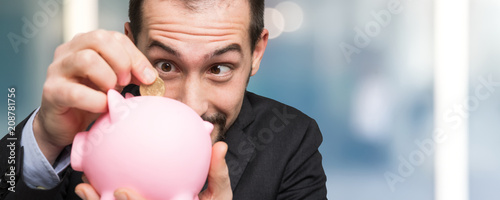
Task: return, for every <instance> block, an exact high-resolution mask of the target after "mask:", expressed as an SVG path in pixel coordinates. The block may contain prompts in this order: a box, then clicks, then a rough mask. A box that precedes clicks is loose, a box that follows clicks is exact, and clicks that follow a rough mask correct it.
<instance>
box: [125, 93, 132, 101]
mask: <svg viewBox="0 0 500 200" xmlns="http://www.w3.org/2000/svg"><path fill="white" fill-rule="evenodd" d="M132 97H134V95H133V94H131V93H128V92H127V93H125V99H130V98H132Z"/></svg>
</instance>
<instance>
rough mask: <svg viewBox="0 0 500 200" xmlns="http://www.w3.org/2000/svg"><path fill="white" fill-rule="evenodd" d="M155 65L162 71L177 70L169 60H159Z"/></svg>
mask: <svg viewBox="0 0 500 200" xmlns="http://www.w3.org/2000/svg"><path fill="white" fill-rule="evenodd" d="M155 67H156V68H157V69H159V70H161V71H162V72H175V71H177V67H175V65H174V64H173V63H171V62H167V61H159V62H157V63H156V64H155Z"/></svg>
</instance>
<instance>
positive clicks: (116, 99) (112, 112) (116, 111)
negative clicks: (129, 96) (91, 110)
mask: <svg viewBox="0 0 500 200" xmlns="http://www.w3.org/2000/svg"><path fill="white" fill-rule="evenodd" d="M128 109H129V108H128V106H127V103H126V102H125V99H124V98H123V97H122V95H121V94H120V93H118V92H117V91H116V90H114V89H110V90H109V91H108V110H109V116H110V118H111V121H115V120H119V119H121V118H122V117H123V114H125V113H127V112H128Z"/></svg>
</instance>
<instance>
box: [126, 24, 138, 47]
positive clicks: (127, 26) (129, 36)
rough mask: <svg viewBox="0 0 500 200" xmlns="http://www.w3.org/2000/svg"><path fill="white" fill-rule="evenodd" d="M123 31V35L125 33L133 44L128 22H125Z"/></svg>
mask: <svg viewBox="0 0 500 200" xmlns="http://www.w3.org/2000/svg"><path fill="white" fill-rule="evenodd" d="M124 31H125V35H127V36H128V38H130V40H132V42H133V43H134V44H135V40H134V35H133V34H132V30H131V29H130V22H125V25H124Z"/></svg>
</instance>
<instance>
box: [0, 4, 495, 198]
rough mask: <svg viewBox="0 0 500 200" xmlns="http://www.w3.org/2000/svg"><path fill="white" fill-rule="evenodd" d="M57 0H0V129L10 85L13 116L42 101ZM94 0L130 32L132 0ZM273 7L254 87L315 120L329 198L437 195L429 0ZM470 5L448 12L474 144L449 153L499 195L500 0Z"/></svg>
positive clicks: (472, 191)
mask: <svg viewBox="0 0 500 200" xmlns="http://www.w3.org/2000/svg"><path fill="white" fill-rule="evenodd" d="M48 2H52V3H54V2H55V5H57V6H56V7H49V8H48V7H46V6H44V5H47V4H48ZM61 2H62V0H35V1H33V0H15V1H14V0H0V27H1V28H0V60H1V61H2V63H1V64H0V65H1V72H0V91H3V92H0V94H1V95H3V97H1V98H3V100H0V102H4V105H0V111H1V113H0V130H2V131H0V136H3V135H4V134H5V133H7V126H8V125H7V122H8V120H7V95H8V90H7V89H8V88H10V87H15V88H16V92H15V94H16V110H15V113H16V123H19V122H20V121H21V120H23V119H24V118H25V117H26V116H28V115H29V113H30V112H32V111H33V110H34V109H36V108H37V107H38V106H39V105H40V99H41V89H42V85H43V83H44V80H45V76H46V70H47V67H48V65H49V64H50V63H51V61H52V57H53V52H54V50H55V48H56V47H57V46H58V45H60V44H61V43H63V41H64V35H63V29H64V25H63V24H64V19H63V18H64V16H65V15H64V13H63V9H62V6H63V4H62V3H61ZM394 2H399V3H398V6H396V7H395V5H396V4H393V3H394ZM97 3H98V10H97V11H96V14H91V13H87V14H88V15H89V16H85V17H89V18H92V17H98V24H97V26H98V28H102V29H108V30H115V31H120V32H123V24H124V22H126V21H128V17H127V9H128V1H124V0H99V1H97ZM449 6H450V7H449V9H454V7H453V6H454V5H453V4H450V5H449ZM266 7H267V8H266V12H265V15H266V27H267V28H268V29H269V30H270V37H271V38H272V39H271V40H270V41H269V44H268V48H267V50H266V53H265V56H264V59H263V61H262V64H261V68H260V71H259V73H258V74H257V75H256V76H254V77H252V79H251V81H250V85H249V87H248V90H249V91H252V92H255V93H257V94H260V95H263V96H266V97H270V98H273V99H276V100H278V101H281V102H283V103H286V104H288V105H291V106H293V107H296V108H298V109H299V110H301V111H303V112H304V113H306V114H307V115H309V116H311V117H312V118H314V119H316V121H317V122H318V124H319V126H320V128H321V131H322V133H323V137H324V142H323V144H322V146H321V148H320V151H321V153H322V155H323V164H324V168H325V171H326V173H327V177H328V181H327V187H328V198H329V199H353V200H365V199H366V200H368V199H370V200H373V199H385V200H388V199H395V200H396V199H397V200H399V199H405V200H422V199H435V193H436V187H435V175H436V174H435V162H436V161H435V154H434V150H435V144H436V143H435V142H432V141H435V140H436V139H435V137H433V136H435V134H436V129H437V128H438V127H436V125H435V118H436V117H435V116H436V115H435V114H436V113H435V108H434V105H435V104H434V101H435V99H436V95H435V83H436V81H440V80H439V78H438V80H437V79H436V77H435V73H434V69H435V67H436V66H435V64H434V63H435V59H436V56H435V43H436V39H435V24H436V23H435V13H434V9H435V8H434V2H433V1H430V0H418V1H411V0H401V1H396V0H315V1H308V0H289V1H281V0H266ZM396 8H397V9H396ZM467 9H468V12H469V16H468V18H469V19H468V20H464V21H461V20H460V19H457V20H458V21H453V19H452V20H451V21H450V23H459V24H467V25H468V26H469V27H468V29H467V30H468V33H467V35H468V36H467V37H468V39H469V46H468V56H469V58H468V61H467V60H466V63H465V64H466V65H467V66H468V69H467V77H466V78H465V80H464V81H465V82H466V83H467V84H466V85H467V86H466V88H463V89H464V90H465V91H468V95H467V96H468V97H469V101H466V104H467V102H468V104H467V105H466V108H468V109H465V110H467V111H469V112H468V113H465V114H461V113H463V112H461V111H463V110H464V108H463V106H462V107H460V105H463V104H461V103H463V102H456V103H457V104H450V105H449V106H448V107H449V108H450V109H452V110H453V114H454V115H451V114H450V115H451V116H450V119H451V120H452V121H454V120H456V121H457V123H458V121H460V122H462V121H463V122H465V123H466V124H468V125H467V126H466V127H465V129H466V131H468V137H467V138H466V147H465V148H464V150H465V151H466V152H467V153H459V152H457V153H456V155H453V156H457V157H464V158H466V159H465V160H466V162H467V163H466V166H467V167H466V170H467V172H466V173H462V174H461V175H460V176H463V177H466V178H467V179H468V181H467V182H466V183H465V186H466V187H467V188H466V190H468V192H464V194H465V197H464V198H463V199H471V200H488V199H499V198H500V190H498V188H497V187H498V185H500V157H499V156H498V154H497V152H499V151H500V145H498V144H500V134H498V130H500V123H499V122H500V103H499V102H500V101H499V100H500V91H499V86H500V83H498V82H500V73H499V72H500V67H499V65H500V55H499V54H498V52H500V38H499V37H498V36H499V35H500V21H499V19H500V1H496V0H474V1H471V2H470V3H469V4H468V8H467ZM384 13H385V14H387V13H389V18H388V17H387V15H383V14H384ZM90 15H91V16H90ZM26 24H28V26H31V27H30V28H25V27H26ZM30 24H31V25H30ZM377 24H378V25H377ZM367 27H369V28H367ZM457 59H460V58H457ZM447 75H448V76H454V75H455V71H454V70H450V71H449V73H448V74H447ZM465 82H464V83H465ZM488 82H490V83H489V84H488ZM478 88H481V89H480V92H479V93H478V92H477V90H478ZM471 99H472V100H471ZM472 104H473V105H472ZM451 117H454V118H451ZM429 141H431V142H429ZM451 166H453V165H451ZM457 167H459V166H457ZM450 170H453V167H451V168H450ZM458 193H460V192H458Z"/></svg>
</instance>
